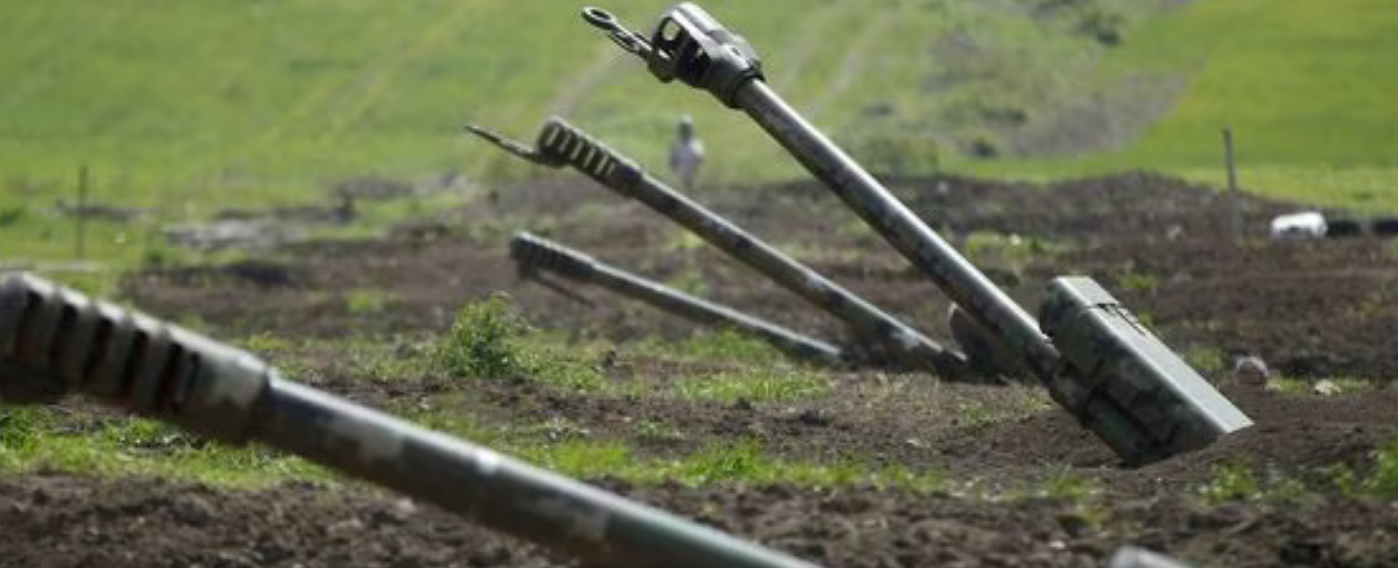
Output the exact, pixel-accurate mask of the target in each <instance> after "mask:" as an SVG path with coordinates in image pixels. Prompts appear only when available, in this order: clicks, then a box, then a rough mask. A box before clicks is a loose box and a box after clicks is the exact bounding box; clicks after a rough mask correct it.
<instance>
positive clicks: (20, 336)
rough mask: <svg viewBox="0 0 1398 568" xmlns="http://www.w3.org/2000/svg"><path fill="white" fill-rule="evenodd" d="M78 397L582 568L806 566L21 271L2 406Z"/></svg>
mask: <svg viewBox="0 0 1398 568" xmlns="http://www.w3.org/2000/svg"><path fill="white" fill-rule="evenodd" d="M77 391H81V392H84V393H86V394H89V395H92V396H94V397H96V398H98V399H101V400H103V401H104V402H106V403H108V404H113V405H117V406H120V407H122V408H125V409H127V410H129V411H131V412H136V413H140V414H145V415H148V416H151V417H154V418H158V419H161V420H164V421H167V422H170V423H172V424H175V425H177V426H179V427H181V428H183V429H185V430H188V431H190V432H194V433H197V434H200V435H203V436H207V437H209V438H212V439H215V440H219V441H221V442H226V443H231V444H243V443H246V442H248V441H253V440H256V441H261V442H264V443H266V444H268V445H271V446H273V447H276V448H280V449H282V450H285V451H288V452H291V453H293V454H296V455H299V456H302V457H305V458H307V459H309V460H311V461H314V462H316V463H320V464H324V465H327V466H330V467H333V468H336V469H338V470H340V471H343V472H345V473H347V474H349V475H353V476H356V477H362V478H365V479H369V480H372V481H374V482H377V483H379V484H381V485H383V486H385V487H388V488H391V489H394V490H397V491H401V492H403V493H406V494H408V495H411V496H413V497H415V498H418V499H421V500H423V501H425V502H429V503H433V504H435V505H438V506H440V507H443V508H445V509H447V510H449V511H452V512H455V513H457V514H460V515H462V516H463V517H466V518H468V519H471V520H474V521H477V522H480V523H481V524H483V525H485V526H487V527H491V528H494V529H497V530H501V531H504V532H506V533H509V534H512V535H515V536H518V537H520V538H523V539H526V540H529V541H530V542H534V543H536V544H539V545H541V546H544V547H546V548H549V549H550V550H554V551H558V552H566V553H570V554H573V555H576V556H577V557H579V558H580V559H582V560H584V561H585V562H586V563H587V564H588V565H591V566H598V565H600V566H613V567H617V568H654V567H657V566H676V567H682V568H815V566H814V565H812V564H809V563H806V562H803V561H801V560H797V559H796V558H793V557H791V556H788V555H785V554H782V553H780V552H776V551H774V550H771V549H767V548H763V547H761V546H758V545H755V544H752V543H749V542H744V541H742V540H739V539H737V538H735V537H733V536H730V535H727V534H724V533H721V532H719V531H717V530H714V529H712V528H708V527H705V526H702V525H699V524H697V523H694V522H692V521H688V520H685V519H682V518H680V517H677V516H674V515H671V514H668V513H665V512H663V511H660V510H658V509H655V508H652V507H649V506H646V505H643V504H640V503H637V502H634V501H630V500H627V499H625V498H622V497H620V496H617V495H614V494H612V493H608V492H606V491H603V490H601V489H597V488H595V487H592V486H589V485H586V484H583V483H580V482H577V481H574V480H571V479H567V478H565V477H562V476H560V475H557V474H555V473H551V472H548V471H545V470H543V469H540V468H538V467H535V466H532V465H530V464H527V463H525V462H522V461H519V460H516V459H513V458H510V457H507V456H504V455H501V454H498V453H496V452H494V451H492V450H490V449H488V448H485V447H483V446H479V445H476V444H472V443H470V442H467V441H464V440H461V439H458V438H453V437H451V436H448V435H446V434H443V433H440V432H433V431H429V430H426V429H423V428H420V427H417V426H414V425H412V424H409V423H407V422H404V421H402V420H399V419H397V418H394V417H391V416H388V415H386V414H383V413H380V412H377V411H374V410H371V409H369V408H366V407H363V406H359V405H357V404H355V403H353V402H350V401H347V400H344V399H341V398H339V397H336V396H333V395H330V394H327V393H324V392H321V391H318V390H315V389H312V388H310V387H306V386H302V385H298V384H295V383H292V382H289V381H286V380H283V379H282V378H281V377H280V375H279V373H278V372H277V371H276V370H275V369H272V368H271V367H268V366H267V364H266V363H264V362H262V361H261V360H259V359H258V358H257V357H255V356H254V355H252V354H251V353H248V352H246V351H242V350H239V349H235V348H232V347H229V346H227V345H224V344H221V343H218V342H216V341H214V340H212V339H209V338H207V337H204V336H201V335H199V334H196V333H194V332H191V331H189V330H186V329H183V328H180V327H178V326H174V325H171V324H168V323H166V322H163V321H160V320H157V319H154V318H151V317H149V316H147V315H144V314H141V313H138V312H133V311H129V310H126V309H124V308H121V307H118V306H115V305H113V304H109V303H107V302H102V301H94V300H91V299H89V298H88V297H87V296H86V295H84V294H82V293H81V292H77V291H75V290H71V289H67V288H61V287H58V286H55V285H53V284H52V283H49V282H47V281H44V280H42V279H39V278H35V277H33V276H29V275H18V276H12V277H9V278H6V279H5V280H4V281H2V282H0V399H3V400H4V401H5V402H6V403H8V404H16V403H23V402H39V401H43V400H52V399H53V398H55V397H58V396H61V395H63V394H65V393H67V392H77Z"/></svg>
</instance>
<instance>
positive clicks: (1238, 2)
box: [970, 0, 1398, 212]
mask: <svg viewBox="0 0 1398 568" xmlns="http://www.w3.org/2000/svg"><path fill="white" fill-rule="evenodd" d="M1395 54H1398V5H1394V4H1393V3H1391V2H1385V1H1383V0H1340V1H1336V2H1325V3H1315V2H1304V1H1296V0H1287V1H1275V0H1198V1H1196V2H1194V3H1192V4H1191V5H1190V6H1189V7H1188V8H1187V9H1184V10H1180V11H1178V12H1176V13H1173V14H1169V15H1167V16H1165V17H1162V18H1160V19H1158V20H1155V21H1152V22H1151V23H1150V25H1147V26H1143V27H1141V28H1140V29H1139V30H1138V33H1136V34H1134V35H1133V36H1132V38H1131V40H1130V41H1128V42H1127V43H1126V45H1125V46H1124V47H1123V48H1122V49H1121V50H1120V51H1117V52H1114V53H1113V54H1112V55H1111V57H1110V58H1108V60H1107V61H1106V62H1104V64H1103V66H1102V69H1103V71H1102V72H1103V73H1124V72H1128V71H1131V72H1140V71H1141V70H1155V71H1157V72H1162V73H1176V74H1183V76H1185V77H1187V79H1188V87H1187V88H1186V89H1185V91H1184V93H1183V95H1182V97H1181V98H1180V100H1179V101H1178V104H1177V105H1176V106H1175V107H1174V108H1173V109H1172V110H1171V111H1170V112H1169V113H1168V114H1166V115H1165V116H1164V117H1163V119H1162V120H1161V121H1160V122H1159V123H1157V124H1155V125H1154V126H1153V127H1151V128H1149V129H1148V130H1147V131H1145V132H1144V133H1143V135H1142V136H1141V138H1140V139H1139V140H1137V141H1136V142H1135V143H1134V144H1131V145H1128V146H1126V147H1123V148H1121V149H1120V150H1118V151H1113V152H1108V153H1104V154H1101V155H1095V156H1090V157H1087V158H1082V159H1077V160H1062V161H1056V162H1021V163H998V164H983V165H976V166H972V167H970V169H971V170H972V171H978V172H984V173H1000V174H1031V175H1037V176H1053V175H1065V174H1068V175H1072V174H1082V173H1089V172H1100V171H1107V170H1117V169H1122V168H1128V167H1141V168H1151V169H1158V170H1164V171H1168V172H1172V173H1177V174H1181V175H1186V176H1188V177H1192V178H1196V179H1200V180H1203V181H1208V182H1210V183H1215V184H1222V183H1223V182H1224V174H1223V168H1222V164H1223V152H1222V137H1221V134H1220V132H1221V130H1222V128H1223V127H1225V126H1230V127H1232V128H1233V129H1234V131H1235V133H1236V134H1235V135H1236V138H1237V145H1238V146H1237V147H1238V161H1239V164H1240V166H1241V167H1242V170H1243V173H1242V183H1243V185H1244V186H1245V187H1247V188H1248V189H1251V190H1253V191H1257V192H1260V193H1267V194H1272V195H1277V196H1281V197H1286V198H1290V199H1296V200H1301V201H1309V202H1316V203H1322V204H1326V205H1335V206H1345V207H1357V208H1361V209H1369V210H1384V211H1389V212H1393V211H1398V128H1395V125H1398V105H1395V104H1393V101H1392V94H1393V93H1395V92H1398V74H1394V73H1392V72H1389V70H1390V69H1391V68H1392V65H1393V63H1392V62H1393V60H1394V56H1395Z"/></svg>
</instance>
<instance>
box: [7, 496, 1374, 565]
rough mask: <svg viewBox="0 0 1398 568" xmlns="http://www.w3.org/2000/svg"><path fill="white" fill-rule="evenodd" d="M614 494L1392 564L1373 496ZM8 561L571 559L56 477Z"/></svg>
mask: <svg viewBox="0 0 1398 568" xmlns="http://www.w3.org/2000/svg"><path fill="white" fill-rule="evenodd" d="M609 485H610V486H611V488H612V489H614V490H618V491H620V492H621V493H623V494H626V495H629V496H632V497H634V498H637V499H640V500H642V501H645V502H648V503H651V504H655V505H659V506H661V507H663V508H666V509H669V510H673V511H675V512H678V513H680V514H684V515H686V516H689V517H692V518H696V519H698V520H700V521H702V522H705V523H708V524H711V525H714V526H717V527H719V528H721V529H724V530H727V531H731V532H733V533H736V534H738V535H740V536H743V537H746V538H750V539H754V540H757V541H759V542H762V543H764V544H767V545H769V546H773V547H775V548H778V549H781V550H784V551H787V552H789V553H791V554H795V555H797V556H800V557H802V558H805V559H809V560H811V561H813V562H818V563H821V564H823V565H826V566H841V567H846V568H857V567H869V568H887V567H914V566H1005V567H1010V566H1014V567H1023V566H1030V567H1058V566H1064V567H1066V566H1074V567H1089V566H1103V565H1104V563H1105V558H1107V557H1108V556H1110V554H1111V553H1112V552H1113V551H1114V550H1115V549H1116V548H1117V547H1119V546H1121V545H1122V544H1123V543H1135V544H1137V545H1141V546H1146V547H1149V548H1153V549H1156V550H1163V551H1165V552H1168V553H1171V554H1174V555H1178V556H1180V557H1183V558H1208V559H1209V561H1210V565H1214V566H1230V567H1239V568H1242V567H1252V566H1354V567H1378V566H1391V565H1393V564H1392V563H1393V562H1394V561H1395V556H1394V549H1395V546H1398V541H1395V539H1396V538H1398V537H1395V536H1394V535H1398V515H1394V514H1393V510H1392V508H1391V507H1390V506H1388V505H1386V504H1381V503H1373V502H1366V501H1354V500H1350V499H1334V500H1328V501H1323V502H1296V503H1283V504H1271V503H1231V504H1226V505H1223V506H1204V505H1201V504H1199V503H1197V502H1193V501H1190V500H1186V499H1180V498H1176V497H1163V498H1159V499H1149V500H1137V501H1124V502H1118V503H1114V504H1112V505H1110V506H1104V507H1103V508H1101V509H1084V508H1082V507H1079V506H1076V505H1074V504H1071V503H1066V502H1062V501H1049V500H1032V499H1031V500H1021V501H1015V502H1011V503H993V502H985V501H968V500H965V499H957V498H953V497H949V496H944V495H923V494H909V493H901V492H896V491H885V490H876V489H869V488H843V489H833V490H831V489H796V488H790V487H782V486H767V487H750V488H748V487H738V488H732V487H730V488H722V489H689V488H685V487H680V486H673V485H671V486H662V487H645V488H637V487H630V486H627V485H625V484H609ZM0 550H3V551H4V552H5V555H4V561H3V564H4V565H6V566H29V567H48V566H55V567H57V566H104V567H110V568H122V567H138V566H139V567H166V566H168V567H172V568H173V567H177V566H178V567H185V566H221V567H240V568H241V567H248V568H252V567H271V566H286V567H290V566H363V567H379V566H382V567H395V568H396V567H405V566H473V567H496V566H512V567H516V568H525V567H544V566H577V565H578V564H577V563H575V562H571V561H568V560H565V559H562V558H559V557H557V556H550V555H547V554H545V553H543V552H542V551H540V550H538V549H536V548H534V547H531V546H524V545H521V544H519V542H518V541H514V540H512V539H508V538H504V537H502V536H499V535H497V534H494V533H491V532H487V531H485V530H483V529H480V528H477V527H475V526H472V525H471V524H469V523H466V522H463V521H461V520H459V519H458V518H457V517H455V516H452V515H449V514H447V513H445V512H442V511H439V510H437V509H435V508H433V507H430V506H424V505H421V504H417V503H414V502H412V501H409V500H407V499H401V498H397V497H394V496H391V495H384V494H381V493H378V492H375V491H371V490H366V489H350V490H340V491H331V490H327V489H323V488H318V487H312V486H301V485H297V486H286V487H281V488H277V489H272V490H265V491H233V490H214V489H210V488H208V487H204V486H192V485H181V484H174V483H170V482H163V481H158V480H149V479H120V480H113V481H101V480H94V479H89V478H83V477H69V476H63V475H54V476H47V475H45V476H31V477H28V478H25V479H23V480H6V481H0Z"/></svg>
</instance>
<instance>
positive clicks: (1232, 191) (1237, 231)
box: [1223, 127, 1243, 243]
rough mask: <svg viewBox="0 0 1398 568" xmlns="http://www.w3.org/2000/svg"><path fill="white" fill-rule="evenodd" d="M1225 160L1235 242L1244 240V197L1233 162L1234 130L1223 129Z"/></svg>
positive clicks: (1229, 206) (1230, 222)
mask: <svg viewBox="0 0 1398 568" xmlns="http://www.w3.org/2000/svg"><path fill="white" fill-rule="evenodd" d="M1223 160H1224V165H1225V166H1226V167H1227V169H1228V229H1229V231H1230V232H1231V233H1232V235H1233V242H1234V243H1237V242H1239V241H1241V240H1242V238H1243V211H1242V196H1241V195H1240V194H1239V193H1238V168H1237V164H1235V163H1234V160H1233V129H1232V128H1231V127H1230V128H1224V129H1223Z"/></svg>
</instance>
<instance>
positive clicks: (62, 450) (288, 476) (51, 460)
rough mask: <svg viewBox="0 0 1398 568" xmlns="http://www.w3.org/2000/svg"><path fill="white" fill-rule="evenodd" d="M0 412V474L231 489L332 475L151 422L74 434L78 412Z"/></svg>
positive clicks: (123, 422)
mask: <svg viewBox="0 0 1398 568" xmlns="http://www.w3.org/2000/svg"><path fill="white" fill-rule="evenodd" d="M3 412H4V414H3V423H2V424H0V471H3V472H6V473H11V474H20V473H26V472H31V471H37V470H44V469H57V470H63V471H74V472H83V473H90V474H96V475H106V476H124V475H153V476H160V477H166V478H171V479H180V480H188V481H199V482H204V483H212V484H217V485H228V486H236V487H268V486H271V485H275V484H277V483H281V482H285V481H291V480H309V481H318V482H331V481H334V479H335V475H334V474H332V473H331V472H330V471H329V470H326V469H324V468H322V467H320V466H317V465H314V464H311V463H309V462H306V461H304V460H301V459H299V458H296V457H291V456H287V455H285V454H282V453H280V452H276V451H274V450H271V449H270V448H266V447H263V446H259V445H251V446H246V447H232V446H226V445H221V444H216V443H212V442H206V441H204V440H201V439H198V438H196V437H193V436H191V435H189V434H186V433H183V432H181V431H178V430H175V429H174V428H172V427H169V426H166V425H164V424H161V423H159V422H155V421H152V420H147V419H141V418H131V419H116V420H112V421H109V422H107V423H102V422H97V423H96V425H89V427H88V429H87V430H86V431H82V432H75V431H72V428H71V427H72V420H73V416H72V414H73V413H74V412H81V411H72V410H58V409H55V408H48V407H20V408H9V409H6V410H4V411H3Z"/></svg>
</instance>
